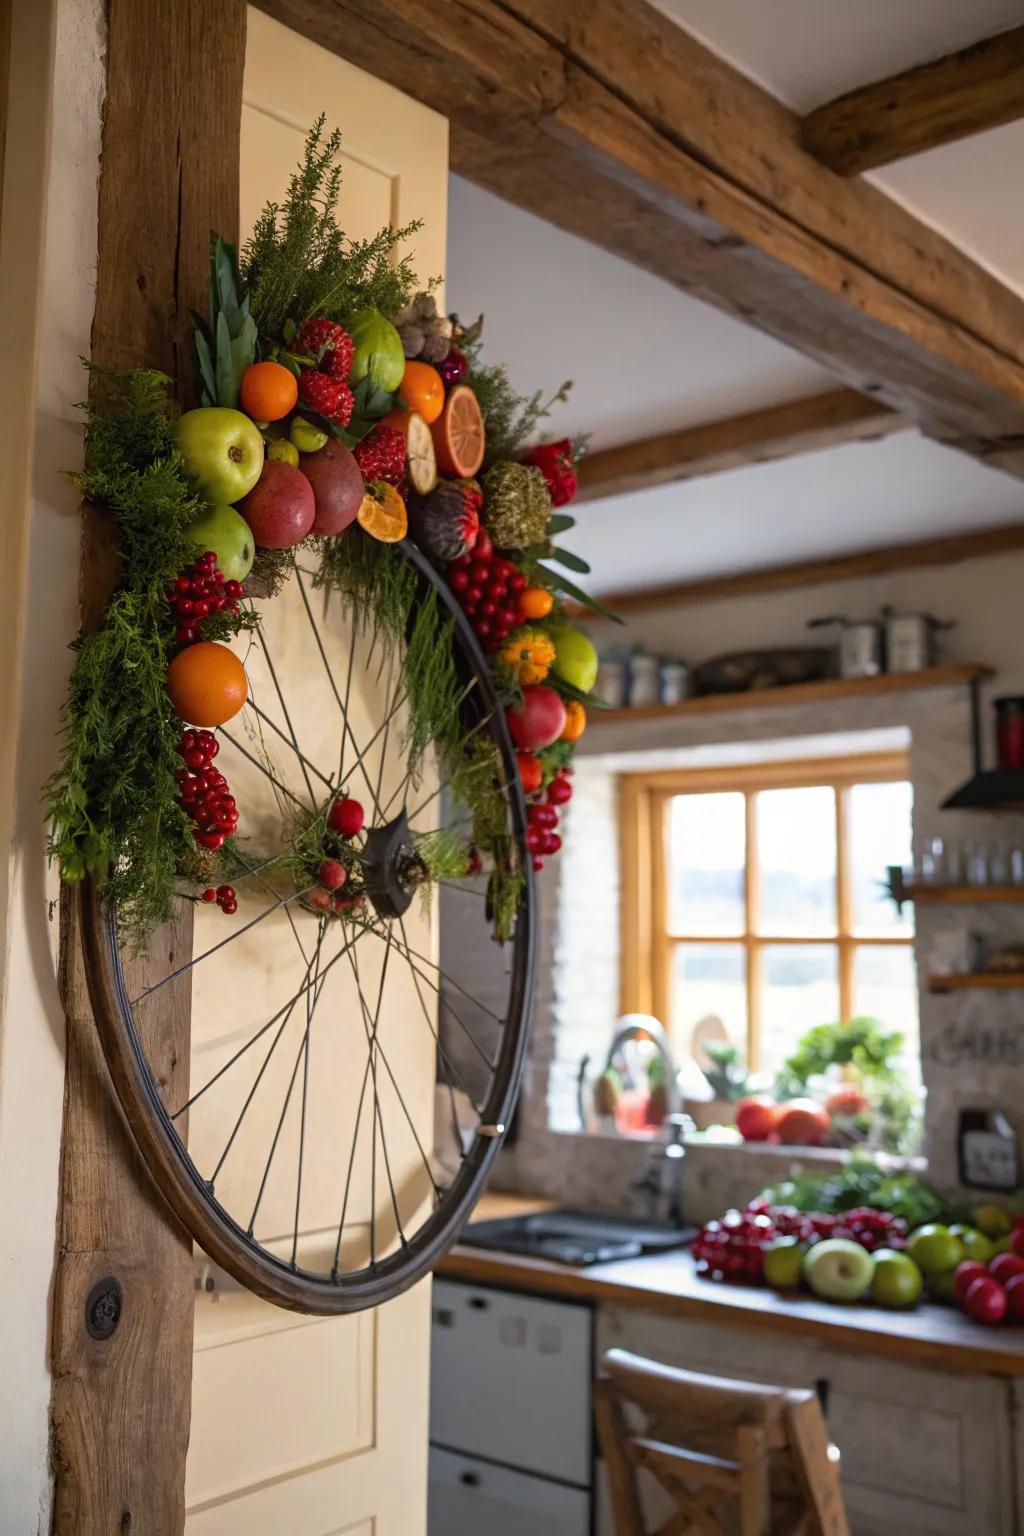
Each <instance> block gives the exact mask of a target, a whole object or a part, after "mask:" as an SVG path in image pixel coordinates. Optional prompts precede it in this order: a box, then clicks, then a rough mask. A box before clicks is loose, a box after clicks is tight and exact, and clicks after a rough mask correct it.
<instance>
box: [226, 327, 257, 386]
mask: <svg viewBox="0 0 1024 1536" xmlns="http://www.w3.org/2000/svg"><path fill="white" fill-rule="evenodd" d="M257 339H258V338H257V336H256V325H255V322H254V321H253V320H250V318H249V316H248V315H246V317H245V320H244V322H243V324H242V329H241V332H240V333H239V335H238V336H236V337H235V339H234V340H233V341H232V343H231V362H232V373H233V375H234V384H235V399H236V400H237V399H238V391H239V389H240V387H241V383H242V374H243V373H244V372H245V370H246V369H247V368H248V367H249V366H250V364H251V363H253V362H255V360H256V342H257Z"/></svg>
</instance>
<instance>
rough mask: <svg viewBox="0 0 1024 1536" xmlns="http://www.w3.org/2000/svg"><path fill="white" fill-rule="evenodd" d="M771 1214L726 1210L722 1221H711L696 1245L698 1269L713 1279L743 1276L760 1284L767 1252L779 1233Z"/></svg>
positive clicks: (739, 1278)
mask: <svg viewBox="0 0 1024 1536" xmlns="http://www.w3.org/2000/svg"><path fill="white" fill-rule="evenodd" d="M776 1235H777V1234H776V1230H775V1226H774V1224H773V1222H772V1219H771V1217H770V1216H766V1215H763V1214H754V1213H752V1212H751V1211H726V1213H725V1215H724V1216H723V1217H722V1219H721V1221H709V1222H707V1223H705V1225H704V1226H703V1227H702V1228H701V1229H700V1232H699V1234H698V1236H697V1239H696V1241H695V1243H694V1245H693V1255H694V1258H695V1259H696V1260H697V1273H698V1274H699V1275H704V1276H706V1277H707V1278H708V1279H711V1280H740V1281H745V1282H746V1283H747V1284H748V1285H758V1284H760V1282H761V1281H762V1280H763V1279H764V1253H765V1249H766V1248H767V1247H768V1244H769V1243H770V1242H771V1241H772V1239H773V1238H774V1237H775V1236H776Z"/></svg>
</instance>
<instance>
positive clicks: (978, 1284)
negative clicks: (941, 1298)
mask: <svg viewBox="0 0 1024 1536" xmlns="http://www.w3.org/2000/svg"><path fill="white" fill-rule="evenodd" d="M963 1309H964V1311H965V1312H966V1313H967V1316H968V1317H970V1318H973V1320H974V1321H975V1322H976V1323H988V1324H993V1323H1001V1322H1002V1320H1003V1318H1004V1317H1005V1316H1006V1292H1005V1291H1004V1290H1003V1288H1002V1286H1001V1285H1000V1284H999V1282H998V1281H997V1280H993V1279H992V1276H991V1275H983V1276H982V1277H981V1278H980V1279H978V1280H972V1281H971V1283H970V1285H969V1286H968V1287H967V1290H966V1292H965V1294H964V1299H963Z"/></svg>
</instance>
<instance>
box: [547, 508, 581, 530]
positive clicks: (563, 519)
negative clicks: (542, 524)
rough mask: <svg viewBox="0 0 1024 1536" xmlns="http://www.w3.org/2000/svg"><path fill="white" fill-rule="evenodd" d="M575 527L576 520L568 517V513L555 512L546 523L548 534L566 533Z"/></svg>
mask: <svg viewBox="0 0 1024 1536" xmlns="http://www.w3.org/2000/svg"><path fill="white" fill-rule="evenodd" d="M575 527H576V519H575V518H574V517H570V516H569V514H568V512H556V513H555V514H554V516H553V517H552V518H551V519H550V521H549V522H548V533H568V532H569V529H570V528H575Z"/></svg>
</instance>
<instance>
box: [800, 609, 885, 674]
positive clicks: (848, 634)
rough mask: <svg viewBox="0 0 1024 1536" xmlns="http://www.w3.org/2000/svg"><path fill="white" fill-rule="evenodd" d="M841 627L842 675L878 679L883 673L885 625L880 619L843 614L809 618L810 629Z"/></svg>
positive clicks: (840, 668) (840, 669) (808, 625)
mask: <svg viewBox="0 0 1024 1536" xmlns="http://www.w3.org/2000/svg"><path fill="white" fill-rule="evenodd" d="M831 624H838V625H839V626H840V635H839V676H840V677H877V676H878V675H879V673H880V672H881V671H882V623H881V620H880V619H847V618H845V617H844V616H843V615H842V614H838V615H833V616H832V617H830V618H825V619H810V620H808V623H807V628H808V629H821V628H824V627H825V626H826V625H831Z"/></svg>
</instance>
